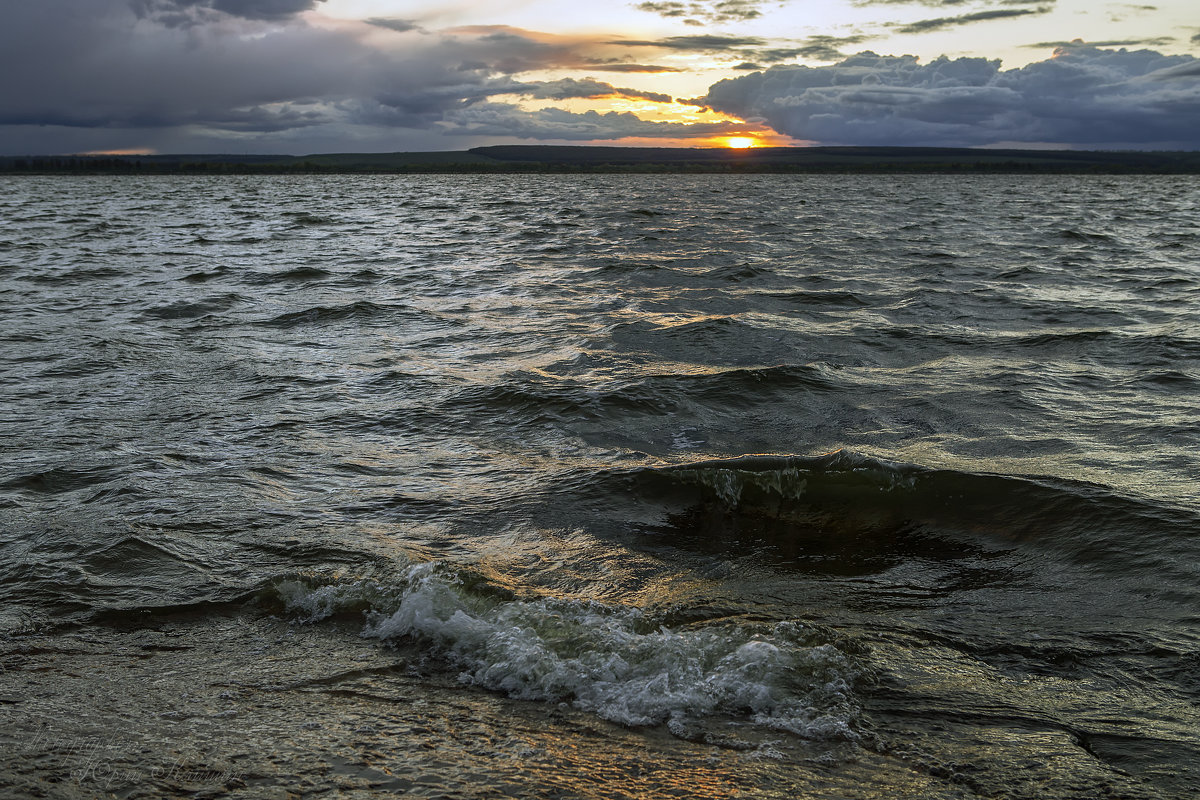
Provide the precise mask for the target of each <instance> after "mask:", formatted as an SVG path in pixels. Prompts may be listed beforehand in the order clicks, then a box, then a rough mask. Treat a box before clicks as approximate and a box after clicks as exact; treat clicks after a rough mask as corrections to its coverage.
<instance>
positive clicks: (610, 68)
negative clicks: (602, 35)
mask: <svg viewBox="0 0 1200 800" xmlns="http://www.w3.org/2000/svg"><path fill="white" fill-rule="evenodd" d="M584 68H586V69H590V70H595V71H597V72H645V73H663V72H683V70H681V69H679V68H677V67H664V66H663V65H661V64H628V63H625V62H613V63H603V62H596V61H585V62H584Z"/></svg>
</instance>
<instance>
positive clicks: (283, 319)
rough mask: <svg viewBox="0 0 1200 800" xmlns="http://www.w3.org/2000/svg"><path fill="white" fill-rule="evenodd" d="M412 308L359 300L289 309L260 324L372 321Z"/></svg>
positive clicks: (289, 325)
mask: <svg viewBox="0 0 1200 800" xmlns="http://www.w3.org/2000/svg"><path fill="white" fill-rule="evenodd" d="M411 312H412V309H410V308H409V307H408V306H403V305H379V304H377V303H372V302H370V301H369V300H359V301H357V302H354V303H346V304H344V305H337V306H313V307H312V308H306V309H304V310H302V311H289V312H287V313H285V314H279V315H278V316H275V317H271V318H270V319H266V320H261V321H260V322H259V323H258V324H259V325H263V326H266V327H271V328H295V327H298V326H301V325H312V324H322V323H327V322H337V321H340V320H357V321H364V322H370V321H374V320H379V319H385V318H389V317H391V316H392V315H394V314H396V313H411Z"/></svg>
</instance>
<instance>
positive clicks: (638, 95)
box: [514, 78, 671, 103]
mask: <svg viewBox="0 0 1200 800" xmlns="http://www.w3.org/2000/svg"><path fill="white" fill-rule="evenodd" d="M526 86H527V88H525V89H524V90H522V91H520V92H514V93H519V94H523V95H524V96H526V97H531V98H533V99H535V100H567V99H570V98H585V99H589V100H596V99H599V98H601V97H625V98H628V99H630V100H649V101H650V102H653V103H670V102H671V95H669V94H662V93H660V92H644V91H641V90H640V89H625V88H620V87H617V86H613V85H612V84H609V83H603V82H601V81H597V80H594V79H592V78H584V79H583V80H576V79H574V78H561V79H559V80H556V81H542V82H538V83H530V84H527V85H526Z"/></svg>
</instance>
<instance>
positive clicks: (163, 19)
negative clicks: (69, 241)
mask: <svg viewBox="0 0 1200 800" xmlns="http://www.w3.org/2000/svg"><path fill="white" fill-rule="evenodd" d="M0 23H2V24H0V68H2V69H3V73H4V75H5V80H4V81H3V83H0V153H4V154H9V155H23V154H42V153H83V152H161V153H183V152H190V153H293V154H304V153H317V152H350V151H374V152H383V151H388V152H390V151H404V150H461V149H466V148H468V147H474V146H476V145H481V144H508V143H529V144H537V143H541V144H606V145H643V146H644V145H671V146H726V145H728V144H730V143H731V142H730V140H731V139H732V140H733V142H732V143H733V144H738V145H747V144H757V145H790V144H796V145H803V144H825V145H856V144H868V145H870V144H887V145H946V146H1020V147H1077V148H1088V149H1110V148H1156V149H1162V148H1168V149H1189V150H1190V149H1198V148H1200V59H1198V58H1197V57H1196V56H1197V54H1200V11H1197V10H1196V6H1195V0H1160V1H1159V2H1154V0H1151V4H1147V5H1142V4H1137V3H1103V2H1091V1H1089V0H1057V1H1056V0H829V1H826V2H815V1H813V0H795V1H794V2H779V0H773V1H764V2H758V1H757V0H704V1H703V2H692V1H691V0H682V1H680V0H650V1H649V2H620V1H619V0H615V1H614V0H581V1H579V2H549V0H494V1H493V2H487V3H471V2H427V1H426V0H37V2H28V3H16V2H10V3H6V4H5V7H4V8H3V10H0Z"/></svg>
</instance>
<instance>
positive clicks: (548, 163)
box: [0, 145, 1200, 174]
mask: <svg viewBox="0 0 1200 800" xmlns="http://www.w3.org/2000/svg"><path fill="white" fill-rule="evenodd" d="M0 172H5V173H68V174H70V173H92V174H179V173H185V174H295V173H366V174H369V173H395V174H404V173H575V172H652V173H671V172H697V173H706V172H707V173H743V172H745V173H772V172H775V173H809V172H863V173H893V172H894V173H963V172H977V173H1097V174H1200V151H1176V152H1168V151H1094V150H1019V149H1005V150H991V149H978V148H950V147H759V148H751V149H746V150H731V149H727V148H686V147H572V146H546V145H497V146H492V147H476V148H474V149H471V150H466V151H446V152H432V153H424V152H422V153H325V154H316V155H308V156H285V155H206V154H193V155H152V156H83V155H76V156H23V157H15V156H4V157H0Z"/></svg>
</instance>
